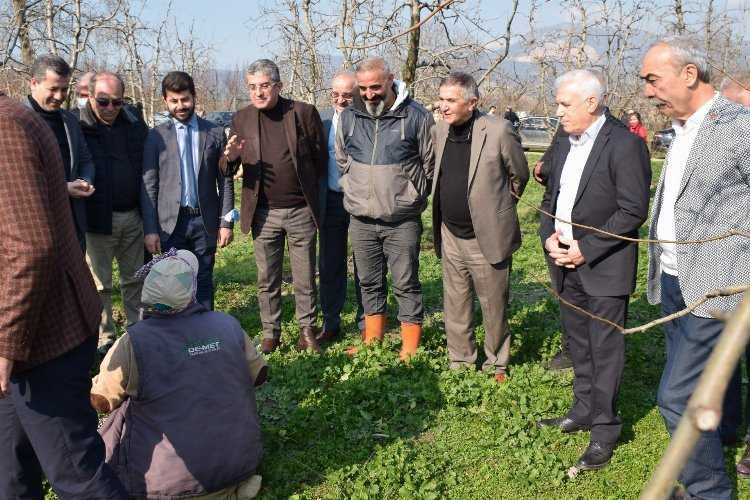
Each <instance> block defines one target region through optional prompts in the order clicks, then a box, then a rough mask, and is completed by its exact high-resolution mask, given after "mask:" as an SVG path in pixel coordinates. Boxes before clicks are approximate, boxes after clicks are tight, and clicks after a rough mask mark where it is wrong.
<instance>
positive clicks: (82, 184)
mask: <svg viewBox="0 0 750 500" xmlns="http://www.w3.org/2000/svg"><path fill="white" fill-rule="evenodd" d="M94 191H95V189H94V185H93V184H89V183H88V182H86V181H84V180H83V179H76V180H74V181H72V182H69V183H68V194H69V195H70V197H71V198H88V197H89V196H91V195H92V194H94Z"/></svg>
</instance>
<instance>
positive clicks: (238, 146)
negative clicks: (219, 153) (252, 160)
mask: <svg viewBox="0 0 750 500" xmlns="http://www.w3.org/2000/svg"><path fill="white" fill-rule="evenodd" d="M244 147H245V139H242V140H238V139H237V135H236V134H235V135H233V136H232V137H230V138H229V140H228V141H227V145H226V147H225V148H224V156H226V158H227V161H234V160H236V159H237V158H238V157H239V156H240V154H241V153H242V149H243V148H244Z"/></svg>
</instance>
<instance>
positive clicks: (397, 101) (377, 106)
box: [336, 57, 435, 360]
mask: <svg viewBox="0 0 750 500" xmlns="http://www.w3.org/2000/svg"><path fill="white" fill-rule="evenodd" d="M356 78H357V87H358V89H359V92H358V93H357V94H356V95H355V96H354V101H353V103H352V105H351V106H349V107H348V108H347V109H346V110H344V112H343V113H341V118H340V119H339V129H338V132H337V134H336V161H337V162H338V165H339V170H340V171H341V179H340V184H341V188H342V189H343V191H344V207H345V208H346V210H347V211H348V212H349V213H350V214H351V216H352V220H351V224H350V226H349V235H350V238H351V242H352V248H353V250H354V259H355V260H356V262H357V275H358V276H359V283H360V287H361V289H362V302H363V306H364V310H365V330H364V334H363V337H364V338H363V340H364V342H365V343H366V344H368V343H372V342H375V341H380V340H382V339H383V335H384V333H385V322H386V306H387V297H388V292H387V281H386V272H385V270H386V266H387V268H388V269H390V271H391V275H392V277H393V288H394V293H395V295H396V300H397V301H398V319H399V322H400V323H401V354H400V358H401V359H402V360H405V359H407V358H408V357H410V356H412V355H414V354H415V353H416V351H417V347H418V346H419V342H420V339H421V336H422V315H423V307H422V285H421V283H420V281H419V243H420V237H421V235H422V220H421V215H420V214H421V213H422V211H424V209H425V208H427V197H428V195H429V193H430V183H431V181H432V169H433V166H434V161H435V160H434V158H433V151H432V138H431V136H430V129H431V128H432V126H433V125H434V121H433V119H432V114H431V113H430V112H429V111H427V110H426V109H425V108H423V107H422V106H421V105H420V104H418V103H417V102H415V101H414V100H413V99H411V98H410V97H409V91H408V89H407V87H406V84H405V83H403V82H398V81H395V80H394V77H393V73H391V70H390V68H389V67H388V64H387V63H386V62H385V60H383V59H382V58H380V57H373V58H369V59H365V60H364V61H362V62H361V63H360V64H359V65H358V66H357V68H356ZM351 352H352V353H353V352H354V350H352V351H351Z"/></svg>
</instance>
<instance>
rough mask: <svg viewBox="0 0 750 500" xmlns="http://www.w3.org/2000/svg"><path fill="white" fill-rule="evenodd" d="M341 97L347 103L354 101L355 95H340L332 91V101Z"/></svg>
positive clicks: (343, 93)
mask: <svg viewBox="0 0 750 500" xmlns="http://www.w3.org/2000/svg"><path fill="white" fill-rule="evenodd" d="M339 97H340V98H342V99H345V100H347V101H351V100H352V99H354V95H353V94H351V93H350V92H342V93H340V94H339V93H338V92H336V91H331V99H338V98H339Z"/></svg>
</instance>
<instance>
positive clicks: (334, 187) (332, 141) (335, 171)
mask: <svg viewBox="0 0 750 500" xmlns="http://www.w3.org/2000/svg"><path fill="white" fill-rule="evenodd" d="M338 126H339V113H338V111H337V112H335V113H334V114H333V117H332V118H331V130H329V131H328V189H330V190H331V191H339V192H341V185H340V184H339V177H340V175H339V166H338V165H337V164H336V129H337V128H338Z"/></svg>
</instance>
